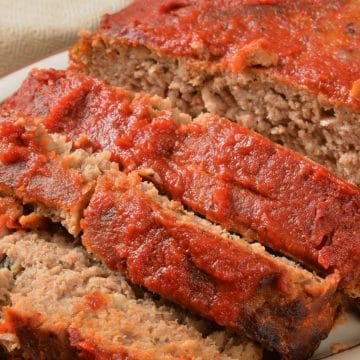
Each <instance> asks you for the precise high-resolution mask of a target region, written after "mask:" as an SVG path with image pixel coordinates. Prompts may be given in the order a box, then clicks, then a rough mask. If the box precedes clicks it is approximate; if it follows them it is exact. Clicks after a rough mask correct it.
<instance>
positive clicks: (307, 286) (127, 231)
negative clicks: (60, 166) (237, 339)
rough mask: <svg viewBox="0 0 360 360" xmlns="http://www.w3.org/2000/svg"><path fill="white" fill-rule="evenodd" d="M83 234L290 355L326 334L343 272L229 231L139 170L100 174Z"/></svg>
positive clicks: (144, 279)
mask: <svg viewBox="0 0 360 360" xmlns="http://www.w3.org/2000/svg"><path fill="white" fill-rule="evenodd" d="M81 227H82V229H83V232H84V234H83V237H82V240H83V243H84V245H85V246H86V247H87V249H88V251H90V252H92V253H94V254H95V255H96V256H97V257H99V258H100V259H102V260H103V261H104V262H105V263H106V264H107V266H108V267H109V268H110V269H112V270H115V271H120V272H123V273H125V274H126V276H127V277H128V278H129V279H130V280H131V281H132V282H133V283H135V284H138V285H142V286H145V287H146V288H147V289H149V290H150V291H153V292H156V293H158V294H160V295H162V296H164V297H166V298H168V299H170V300H172V301H174V302H176V303H178V304H180V305H182V306H184V307H186V308H188V309H191V310H193V311H195V312H196V313H198V314H200V315H202V316H204V317H206V318H210V319H212V320H215V321H216V322H217V323H218V324H220V325H224V326H226V327H228V328H230V329H232V330H234V331H236V332H237V333H240V334H245V335H246V336H248V337H249V338H250V339H253V340H255V341H257V342H259V343H260V344H262V345H263V346H264V347H265V348H267V349H269V350H274V349H275V350H277V351H278V352H279V353H280V354H281V355H282V357H283V358H286V359H307V358H308V357H310V356H311V354H312V353H313V352H314V349H316V348H317V346H318V345H319V343H320V340H321V339H323V338H325V337H326V336H327V333H328V331H329V330H330V328H331V326H332V323H333V319H334V310H335V309H336V300H335V301H334V297H333V292H334V287H336V282H337V280H336V277H335V278H333V277H332V276H331V277H328V278H327V279H326V280H323V281H321V279H320V278H318V277H316V276H314V275H313V274H311V273H309V272H307V271H304V270H302V269H300V268H297V267H296V266H295V264H291V263H289V262H287V261H282V259H279V258H275V257H273V256H271V255H269V254H268V253H267V252H266V251H265V250H264V249H263V248H262V247H261V246H260V245H259V244H257V243H255V244H252V245H250V244H248V243H247V242H246V241H245V240H244V239H241V238H239V237H236V236H230V235H229V234H228V233H227V232H225V231H224V230H223V229H221V228H219V227H217V226H214V225H212V224H211V223H209V222H208V221H206V220H203V219H200V218H198V217H196V216H195V215H194V214H192V213H189V212H186V211H184V209H183V208H182V207H181V206H180V204H179V203H177V202H170V201H169V200H168V199H167V198H166V197H163V196H159V194H158V192H157V190H156V189H155V187H154V186H153V185H152V184H150V183H146V182H141V181H140V178H139V177H138V176H137V175H136V174H131V175H129V176H126V175H125V174H123V173H121V172H116V173H115V172H107V173H106V174H105V175H103V176H100V178H99V179H98V181H97V186H96V189H95V192H94V195H93V196H92V198H91V201H90V205H89V206H88V207H87V208H86V209H85V211H84V220H82V223H81Z"/></svg>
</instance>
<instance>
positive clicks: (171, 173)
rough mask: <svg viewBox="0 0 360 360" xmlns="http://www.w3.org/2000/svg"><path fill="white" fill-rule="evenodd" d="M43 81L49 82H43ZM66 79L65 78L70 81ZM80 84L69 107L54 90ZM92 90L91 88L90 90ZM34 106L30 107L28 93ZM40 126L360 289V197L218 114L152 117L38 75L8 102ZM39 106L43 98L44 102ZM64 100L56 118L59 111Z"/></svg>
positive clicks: (127, 100)
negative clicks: (180, 119) (141, 172)
mask: <svg viewBox="0 0 360 360" xmlns="http://www.w3.org/2000/svg"><path fill="white" fill-rule="evenodd" d="M44 74H47V76H48V77H49V78H51V79H52V80H51V81H43V80H42V78H43V77H44ZM66 76H68V77H66ZM60 84H61V86H63V87H64V88H65V89H67V88H68V87H69V85H68V84H72V85H73V86H74V84H76V86H74V90H73V91H74V92H76V93H77V94H81V95H78V96H77V97H76V98H75V97H74V98H72V99H71V101H67V100H66V99H68V95H67V94H66V95H65V96H61V95H59V96H58V99H57V100H56V101H55V97H54V96H53V89H54V88H57V87H58V86H60ZM85 89H86V90H85ZM23 93H24V94H26V93H29V94H33V95H32V96H34V97H35V99H37V100H36V101H34V102H32V103H24V102H23V100H22V99H23V95H22V94H23ZM48 98H50V99H52V100H53V101H54V104H53V106H52V107H51V108H49V111H48V112H47V113H46V114H43V119H44V121H45V122H46V125H47V126H48V128H49V130H50V131H60V132H62V133H65V134H67V135H68V136H69V137H71V138H72V139H73V140H74V141H75V142H76V141H77V139H78V138H79V136H80V135H79V134H82V135H81V136H84V134H85V135H86V137H87V138H88V141H89V142H90V143H93V144H96V146H97V148H98V149H104V150H110V151H111V152H112V156H113V159H114V160H116V161H118V162H119V163H120V164H121V165H122V167H123V169H124V170H125V171H126V172H129V171H131V170H134V169H144V168H152V169H153V170H154V171H155V172H156V173H157V176H158V178H157V179H158V180H156V177H155V178H154V179H155V180H156V181H157V182H158V186H159V187H160V188H161V190H162V191H164V192H166V193H167V194H169V195H170V196H171V197H172V198H174V199H178V200H180V201H181V202H182V203H183V204H185V205H187V206H189V207H191V208H193V209H194V210H195V211H197V212H198V213H200V214H203V215H205V216H207V217H208V218H209V219H211V220H214V221H215V222H217V223H219V224H221V225H222V226H223V227H225V228H227V229H230V230H233V231H237V232H240V233H244V232H245V233H250V234H251V236H252V237H255V238H256V239H258V240H259V241H260V242H262V243H263V244H265V245H267V246H269V247H271V248H273V249H275V250H279V251H281V252H283V253H285V254H287V255H289V256H292V257H293V258H295V259H296V260H299V261H302V262H304V263H306V264H308V265H311V266H314V267H316V268H319V269H322V270H324V271H326V272H328V273H331V272H333V271H334V270H337V271H339V272H340V273H341V275H342V277H343V278H344V282H343V285H344V286H347V284H350V283H352V285H351V286H353V287H355V288H359V281H360V280H359V273H360V271H359V266H360V265H359V261H358V259H359V257H360V221H359V220H360V219H359V206H360V190H359V189H358V188H357V187H355V186H352V185H350V184H348V183H346V182H344V181H343V180H340V179H339V178H337V177H335V176H334V175H332V174H331V173H330V172H328V171H327V170H325V169H324V168H323V167H321V166H320V165H317V164H315V163H313V162H311V161H309V160H306V159H305V158H303V157H301V156H300V155H298V154H296V153H294V152H292V151H290V150H287V149H285V148H283V147H281V146H278V145H276V144H274V143H272V142H270V141H269V140H267V139H265V138H263V137H262V136H260V135H258V134H256V133H254V132H252V131H250V130H248V129H244V128H242V127H241V126H240V125H238V124H234V123H232V122H230V121H227V120H225V119H220V118H218V117H215V116H209V117H206V118H204V120H203V121H202V122H200V121H197V122H195V123H190V124H188V125H178V124H176V123H175V122H174V120H173V119H172V117H171V116H170V115H169V113H166V112H160V113H155V112H154V110H153V109H151V107H150V106H148V103H147V98H146V97H145V96H142V95H141V96H136V97H135V98H132V97H131V96H130V95H129V94H128V93H126V92H121V91H120V93H119V94H118V93H117V92H116V91H115V90H114V89H111V88H109V87H106V86H105V85H102V83H100V82H99V81H97V80H92V85H91V86H89V79H87V78H82V77H81V76H75V75H74V76H72V75H65V73H63V72H54V71H46V72H45V71H43V72H33V73H32V75H30V77H29V78H28V80H26V81H25V83H24V85H23V87H22V88H21V89H20V90H19V92H18V94H17V95H15V96H14V97H13V98H12V99H10V100H9V101H8V103H7V104H5V107H8V108H12V109H16V110H17V111H20V112H22V113H25V114H27V115H30V116H38V115H39V114H40V113H41V111H43V107H42V105H41V104H42V103H43V102H44V103H46V102H47V101H48V100H47V99H48ZM40 99H41V101H40ZM59 103H61V104H62V106H63V108H64V109H66V111H65V110H64V112H63V114H62V115H61V116H60V115H59V112H56V116H53V115H52V114H53V112H52V111H53V110H52V109H53V108H55V109H56V108H58V104H59Z"/></svg>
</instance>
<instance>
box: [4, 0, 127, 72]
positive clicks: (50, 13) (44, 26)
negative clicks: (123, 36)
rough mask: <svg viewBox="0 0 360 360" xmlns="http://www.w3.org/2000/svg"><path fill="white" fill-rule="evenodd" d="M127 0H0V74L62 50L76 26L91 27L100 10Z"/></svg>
mask: <svg viewBox="0 0 360 360" xmlns="http://www.w3.org/2000/svg"><path fill="white" fill-rule="evenodd" d="M130 2H131V1H130V0H105V1H101V0H12V1H9V0H0V76H2V75H4V74H6V73H9V72H11V71H14V70H17V69H19V68H21V67H23V66H26V65H29V64H31V63H32V62H35V61H37V60H40V59H42V58H44V57H46V56H49V55H52V54H55V53H56V52H59V51H62V50H65V49H66V48H67V47H69V46H70V45H71V44H72V43H73V42H75V41H76V38H77V34H78V32H79V31H80V30H82V29H87V30H93V29H95V28H96V27H97V25H98V23H99V21H100V19H101V16H102V15H103V14H105V13H113V12H116V11H118V10H120V9H121V8H123V7H124V6H126V5H127V4H129V3H130Z"/></svg>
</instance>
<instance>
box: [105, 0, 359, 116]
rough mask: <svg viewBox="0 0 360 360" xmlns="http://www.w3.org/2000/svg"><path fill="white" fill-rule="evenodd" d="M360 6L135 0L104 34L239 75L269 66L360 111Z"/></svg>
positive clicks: (340, 0) (270, 0)
mask: <svg viewBox="0 0 360 360" xmlns="http://www.w3.org/2000/svg"><path fill="white" fill-rule="evenodd" d="M359 14H360V2H359V1H357V0H334V1H326V0H314V1H309V0H297V1H292V0H236V1H229V0H225V1H224V0H211V1H210V0H186V1H185V0H184V1H171V0H154V1H146V0H136V1H134V3H133V4H132V5H130V6H129V7H127V8H126V9H124V10H122V11H120V12H118V13H116V14H113V15H105V16H104V18H103V20H102V22H101V25H100V28H99V32H100V33H101V34H102V35H103V36H109V38H111V39H115V40H116V41H121V42H124V43H127V44H130V45H144V46H146V47H148V48H150V49H152V50H155V51H159V52H161V53H163V54H167V55H170V56H174V57H188V58H191V59H196V60H202V61H205V62H208V61H210V62H211V63H212V65H213V66H215V68H218V69H219V68H220V69H221V68H224V67H225V68H227V69H230V70H231V71H233V72H238V71H241V70H243V69H244V68H245V67H247V66H254V67H256V68H267V69H268V71H267V74H268V75H270V76H274V77H275V78H276V80H278V81H281V82H285V83H290V84H292V85H295V86H301V87H305V88H307V89H308V90H310V91H312V92H314V93H317V94H323V95H325V97H326V98H328V100H329V101H330V102H331V103H333V104H336V105H347V106H350V107H351V108H354V109H356V110H360V50H359V49H360V47H359V45H360V16H359Z"/></svg>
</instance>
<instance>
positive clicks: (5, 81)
mask: <svg viewBox="0 0 360 360" xmlns="http://www.w3.org/2000/svg"><path fill="white" fill-rule="evenodd" d="M67 66H68V55H67V52H66V51H64V52H62V53H59V54H56V55H53V56H51V57H48V58H46V59H44V60H41V61H39V62H37V63H34V64H32V65H30V66H27V67H25V68H23V69H21V70H19V71H16V72H14V73H12V74H10V75H7V76H5V77H3V78H1V79H0V102H1V101H3V100H5V99H6V98H7V97H9V96H10V95H11V94H12V93H13V92H14V91H16V90H17V89H18V88H19V86H20V85H21V83H22V81H23V80H24V79H25V77H26V75H27V73H28V72H29V70H30V69H32V68H34V67H36V68H55V69H66V67H67ZM359 261H360V259H359ZM345 316H346V320H345V321H342V322H341V324H339V325H336V326H335V327H334V329H333V330H332V331H331V333H330V335H329V337H328V338H327V339H326V340H324V341H323V342H322V343H321V345H320V347H319V348H318V350H317V351H316V353H315V355H314V357H313V359H330V360H360V317H359V316H355V315H354V314H346V315H345ZM334 344H344V345H347V346H348V347H349V348H351V349H349V350H346V351H343V352H341V353H338V354H334V355H330V356H329V355H328V354H329V353H331V347H332V346H333V345H334ZM326 355H328V356H326Z"/></svg>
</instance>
